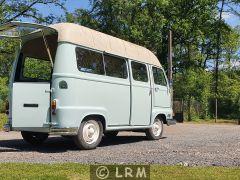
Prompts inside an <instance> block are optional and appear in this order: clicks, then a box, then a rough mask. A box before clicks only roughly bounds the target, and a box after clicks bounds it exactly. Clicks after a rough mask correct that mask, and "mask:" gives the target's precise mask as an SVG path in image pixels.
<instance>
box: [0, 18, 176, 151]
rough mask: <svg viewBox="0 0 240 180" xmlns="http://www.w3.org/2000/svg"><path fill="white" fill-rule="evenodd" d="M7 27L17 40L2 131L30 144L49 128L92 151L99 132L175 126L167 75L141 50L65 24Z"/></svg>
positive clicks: (154, 131) (149, 131)
mask: <svg viewBox="0 0 240 180" xmlns="http://www.w3.org/2000/svg"><path fill="white" fill-rule="evenodd" d="M23 29H24V30H23ZM6 31H7V33H5V34H4V35H2V37H13V38H19V39H20V40H21V47H20V50H19V53H18V55H17V58H16V60H15V62H14V66H13V71H12V75H11V79H10V89H11V91H10V95H9V109H8V110H7V111H8V116H9V121H8V123H7V124H6V125H5V130H6V131H21V133H22V137H23V139H24V140H25V141H27V142H28V143H30V144H33V145H40V144H41V143H42V142H43V141H44V140H46V139H47V138H48V136H49V135H51V134H54V135H62V136H69V137H72V138H73V139H74V141H75V143H76V145H77V146H78V147H79V148H80V149H93V148H96V147H97V146H98V145H99V143H100V141H101V139H102V136H103V135H105V136H109V137H114V136H116V135H117V134H118V132H119V131H126V130H128V131H144V132H146V136H147V137H148V138H149V139H151V140H158V139H160V138H161V136H162V133H163V124H167V125H171V124H175V121H174V120H173V112H172V103H171V95H170V88H169V84H168V81H167V78H166V75H165V73H164V70H163V68H162V66H161V64H160V63H159V60H158V59H157V58H156V56H155V55H154V54H153V53H152V52H151V51H149V50H148V49H146V48H144V47H141V46H138V45H136V44H132V43H130V42H127V41H124V40H121V39H118V38H115V37H112V36H109V35H106V34H103V33H100V32H98V31H94V30H92V29H89V28H86V27H83V26H80V25H76V24H71V23H59V24H55V25H51V26H49V27H47V26H42V25H38V24H30V23H20V22H11V23H8V24H4V25H2V26H1V27H0V32H2V33H3V32H6ZM22 32H24V33H25V34H23V33H22Z"/></svg>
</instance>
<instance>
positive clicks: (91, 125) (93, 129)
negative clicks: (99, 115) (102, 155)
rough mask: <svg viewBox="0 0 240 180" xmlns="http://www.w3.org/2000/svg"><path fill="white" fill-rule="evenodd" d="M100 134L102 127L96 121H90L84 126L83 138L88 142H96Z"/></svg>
mask: <svg viewBox="0 0 240 180" xmlns="http://www.w3.org/2000/svg"><path fill="white" fill-rule="evenodd" d="M99 136H100V127H99V125H98V123H97V122H96V121H92V120H90V121H88V122H86V123H85V124H84V126H83V139H84V141H85V142H86V143H88V144H93V143H95V142H96V141H97V140H98V138H99Z"/></svg>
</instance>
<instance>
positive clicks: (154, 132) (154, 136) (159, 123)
mask: <svg viewBox="0 0 240 180" xmlns="http://www.w3.org/2000/svg"><path fill="white" fill-rule="evenodd" d="M162 134H163V120H162V119H161V118H158V117H157V118H156V119H155V120H154V123H153V125H152V127H151V128H149V129H147V130H146V136H147V138H148V139H149V140H158V139H160V138H161V137H162Z"/></svg>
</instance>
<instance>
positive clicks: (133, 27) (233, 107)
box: [0, 0, 240, 120]
mask: <svg viewBox="0 0 240 180" xmlns="http://www.w3.org/2000/svg"><path fill="white" fill-rule="evenodd" d="M64 2H65V0H19V1H10V0H6V1H5V0H3V1H0V23H5V22H9V21H11V20H19V19H21V18H28V19H29V18H30V19H31V20H33V21H35V22H40V23H47V24H48V23H52V22H54V21H58V20H61V21H68V22H74V23H78V24H81V25H84V26H87V27H90V28H93V29H96V30H99V31H102V32H104V33H107V34H110V35H113V36H116V37H119V38H122V39H125V40H128V41H131V42H133V43H136V44H139V45H142V46H145V47H147V48H148V49H150V50H151V51H152V52H154V53H155V54H156V56H157V57H158V58H159V59H160V61H161V63H162V64H163V66H164V67H165V68H166V67H167V56H168V52H167V51H168V43H167V41H168V31H169V30H170V29H171V30H172V32H173V49H174V57H173V65H174V69H173V70H174V98H178V99H179V98H180V99H183V100H184V101H185V102H186V104H187V106H186V108H185V111H186V114H187V117H188V119H189V120H192V119H194V118H203V119H204V118H208V117H213V116H214V102H213V99H214V98H215V97H217V98H218V99H219V110H218V111H219V115H220V117H222V118H239V112H240V109H239V106H240V105H239V104H240V103H239V101H240V100H239V75H240V74H239V69H240V68H239V64H240V60H239V59H240V57H239V55H240V54H239V48H240V27H235V28H233V27H230V26H229V25H228V24H226V22H225V21H224V19H222V18H220V17H221V16H220V14H222V13H224V12H227V13H230V12H231V13H234V14H236V15H239V12H238V8H239V6H240V1H239V0H194V1H193V0H174V1H171V0H132V1H128V0H121V1H119V0H108V1H105V0H90V1H89V3H90V5H91V8H89V9H81V8H80V9H76V10H75V11H74V12H73V13H71V12H67V11H66V9H65V8H64ZM50 4H52V5H54V6H58V7H59V8H61V9H63V10H65V12H66V14H65V17H64V18H63V17H61V18H60V17H54V16H53V15H51V14H49V15H47V16H43V15H42V14H41V13H39V10H38V8H36V7H37V5H42V6H46V5H50ZM221 4H222V5H223V6H222V7H223V8H221V6H220V5H221ZM222 10H223V11H222ZM219 42H220V43H219ZM18 43H19V42H18V41H12V40H11V41H9V40H0V64H1V66H0V77H1V78H3V79H2V80H1V81H0V83H1V85H3V87H2V90H1V92H0V93H2V94H1V101H2V102H3V101H5V100H6V91H5V90H6V85H5V86H4V84H6V79H5V78H6V77H8V76H9V72H10V69H11V64H12V61H13V59H14V56H13V54H14V52H15V49H14V47H18ZM220 52H221V53H220ZM216 61H218V62H219V71H220V73H219V80H218V82H219V83H218V84H219V87H218V94H217V96H216V94H215V93H214V91H215V89H214V86H215V85H216V82H215V78H216V76H215V75H214V66H215V62H216ZM30 66H31V68H30V71H32V72H30V71H29V72H30V73H31V74H32V73H34V71H35V70H36V71H37V72H42V69H41V68H40V69H37V67H34V65H33V64H31V65H30ZM44 69H45V68H44ZM195 102H198V103H200V107H201V112H196V110H195V109H194V108H193V107H194V103H195Z"/></svg>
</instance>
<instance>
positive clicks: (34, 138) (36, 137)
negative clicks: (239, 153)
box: [21, 131, 48, 146]
mask: <svg viewBox="0 0 240 180" xmlns="http://www.w3.org/2000/svg"><path fill="white" fill-rule="evenodd" d="M21 134H22V137H23V139H24V141H26V142H27V143H29V144H31V145H34V146H37V145H41V144H42V143H43V142H44V141H45V140H46V139H47V138H48V134H47V133H40V132H28V131H22V132H21Z"/></svg>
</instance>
